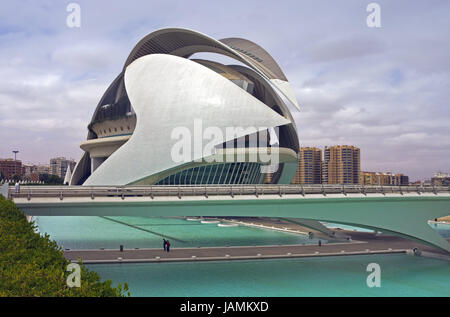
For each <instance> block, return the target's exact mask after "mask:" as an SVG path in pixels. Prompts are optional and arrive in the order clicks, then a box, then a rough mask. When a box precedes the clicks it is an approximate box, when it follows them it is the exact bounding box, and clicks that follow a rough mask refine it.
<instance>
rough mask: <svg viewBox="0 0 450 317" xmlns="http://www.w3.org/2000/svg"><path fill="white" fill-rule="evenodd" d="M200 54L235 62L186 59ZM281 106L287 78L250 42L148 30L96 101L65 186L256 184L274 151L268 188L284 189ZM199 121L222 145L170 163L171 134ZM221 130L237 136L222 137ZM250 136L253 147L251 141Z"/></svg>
mask: <svg viewBox="0 0 450 317" xmlns="http://www.w3.org/2000/svg"><path fill="white" fill-rule="evenodd" d="M203 52H206V53H218V54H222V55H225V56H228V57H231V58H233V59H235V60H236V61H238V62H240V63H241V65H223V64H220V63H218V62H214V61H209V60H201V59H190V58H191V56H192V55H193V54H195V53H203ZM243 65H245V66H243ZM283 96H284V97H283ZM284 100H287V101H288V102H290V103H291V104H292V105H293V106H294V107H296V108H297V109H298V103H297V100H296V98H295V96H294V93H293V91H292V89H291V87H290V84H289V83H288V81H287V79H286V76H285V75H284V73H283V72H282V70H281V69H280V67H279V66H278V64H277V63H276V62H275V60H274V59H273V58H272V57H271V56H270V55H269V54H268V53H267V52H266V51H265V50H264V49H263V48H261V47H260V46H259V45H257V44H255V43H253V42H251V41H248V40H245V39H240V38H226V39H222V40H220V41H218V40H215V39H213V38H211V37H209V36H207V35H204V34H201V33H199V32H195V31H192V30H187V29H180V28H167V29H161V30H158V31H155V32H153V33H150V34H148V35H147V36H145V37H144V38H143V39H142V40H141V41H140V42H139V43H138V44H137V45H136V46H135V47H134V49H133V50H132V51H131V53H130V55H129V56H128V58H127V60H126V62H125V65H124V67H123V70H122V72H121V73H120V74H119V75H118V76H117V78H116V79H115V80H114V81H113V82H112V84H111V85H110V86H109V88H108V89H107V90H106V92H105V93H104V95H103V97H102V98H101V100H100V102H99V104H98V106H97V108H96V109H95V112H94V115H93V117H92V120H91V123H90V124H89V126H88V129H89V132H88V137H87V140H86V141H84V142H83V143H82V144H81V148H82V149H83V150H84V153H83V155H82V157H81V159H80V161H79V162H78V164H77V166H76V167H75V170H74V172H73V174H72V178H71V181H70V184H71V185H81V184H84V185H130V184H136V185H139V184H147V185H150V184H165V185H175V184H178V185H183V184H186V185H199V184H258V183H263V182H264V181H265V180H267V177H266V174H265V173H267V172H268V170H267V169H264V168H263V167H265V166H267V165H268V163H267V161H262V160H261V156H260V155H259V154H262V153H265V154H267V153H270V154H273V153H277V161H278V162H279V165H277V168H276V169H273V170H272V172H273V173H272V175H271V176H272V177H271V178H270V179H271V182H272V183H286V184H287V183H290V181H291V179H292V178H293V176H294V174H295V170H296V168H297V164H296V163H297V155H298V149H299V142H298V136H297V131H296V127H295V123H294V120H293V118H292V115H291V114H290V112H289V109H288V107H287V106H286V104H285V102H284ZM199 122H200V123H201V125H202V127H203V128H204V129H205V128H207V127H215V128H216V129H219V130H220V131H223V135H224V136H225V138H224V140H222V141H220V142H219V141H217V143H214V144H213V148H214V150H213V152H212V153H211V154H210V155H206V154H205V153H204V152H202V151H200V152H199V151H195V149H194V148H195V145H194V146H193V147H192V149H190V150H191V153H189V154H190V155H189V156H188V157H189V158H190V159H189V160H185V161H182V162H180V161H174V159H173V153H172V151H173V146H174V143H175V142H176V141H174V131H176V129H177V128H180V127H182V128H183V129H185V130H187V131H194V134H195V131H196V129H198V124H199ZM230 127H243V128H244V129H243V130H242V131H238V132H237V133H236V134H235V135H234V136H233V137H232V138H228V139H227V138H226V132H225V131H226V129H227V128H230ZM247 127H255V128H256V131H255V132H254V133H250V132H249V130H246V129H245V128H247ZM269 131H271V132H273V131H276V132H274V133H275V134H276V138H273V137H272V138H270V139H267V142H265V143H264V142H262V141H261V140H262V139H261V136H264V135H271V136H273V134H270V133H269ZM252 136H253V137H257V138H259V140H260V141H259V142H258V143H257V145H254V144H253V143H252V144H250V142H249V139H250V138H251V137H252ZM273 139H276V141H277V142H276V144H274V143H273V142H272V141H273ZM213 141H214V140H213ZM213 141H210V142H213ZM239 141H242V142H241V143H239ZM194 142H195V140H194ZM205 143H207V142H206V141H205ZM230 144H231V145H230ZM236 144H241V146H236ZM242 144H243V145H242ZM271 163H273V162H271Z"/></svg>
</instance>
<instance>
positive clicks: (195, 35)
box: [124, 28, 300, 110]
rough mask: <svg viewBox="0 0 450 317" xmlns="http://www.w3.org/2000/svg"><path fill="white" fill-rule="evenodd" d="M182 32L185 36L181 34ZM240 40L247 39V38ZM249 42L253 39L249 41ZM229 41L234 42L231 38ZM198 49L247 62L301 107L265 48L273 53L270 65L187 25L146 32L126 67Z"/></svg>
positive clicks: (184, 55)
mask: <svg viewBox="0 0 450 317" xmlns="http://www.w3.org/2000/svg"><path fill="white" fill-rule="evenodd" d="M180 34H181V35H182V36H180ZM188 36H190V38H187V37H188ZM228 40H230V39H224V41H228ZM239 40H241V41H247V40H244V39H239ZM247 42H249V43H253V42H250V41H247ZM230 43H234V42H232V41H230ZM253 44H254V45H255V46H257V47H258V48H260V49H261V50H263V49H262V47H260V46H259V45H257V44H255V43H253ZM246 45H247V46H248V43H246ZM198 52H213V53H219V54H223V55H226V56H229V57H231V58H234V59H236V60H238V61H240V62H242V63H244V64H246V65H247V66H249V67H251V68H252V69H254V70H255V71H257V72H258V73H259V74H260V75H261V76H263V77H264V78H266V79H267V80H269V81H270V82H271V83H272V84H273V85H274V86H275V87H277V89H278V90H279V91H280V92H281V93H282V94H283V95H284V96H285V97H286V98H287V99H288V100H289V101H290V102H291V103H292V104H293V105H294V106H295V107H296V108H297V109H298V110H300V107H299V104H298V101H297V98H296V97H295V94H294V92H293V90H292V88H291V86H290V84H289V82H288V81H287V79H286V77H285V76H284V74H283V73H282V71H281V69H280V68H279V66H278V64H276V62H275V60H274V59H273V58H272V57H271V56H270V55H269V54H268V53H267V52H266V51H265V50H264V52H265V53H266V54H267V55H265V56H266V57H270V59H271V63H268V64H267V65H265V64H264V63H263V62H260V61H258V60H257V59H255V58H252V57H250V56H249V55H246V54H244V53H243V52H240V51H239V50H237V49H234V48H232V47H230V46H228V45H226V44H225V43H222V42H221V41H218V40H216V39H214V38H212V37H210V36H208V35H206V34H203V33H201V32H197V31H194V30H189V29H184V28H165V29H161V30H157V31H155V32H152V33H150V34H148V35H146V36H145V37H144V38H142V39H141V40H140V41H139V42H138V43H137V44H136V46H135V47H134V48H133V50H132V51H131V53H130V54H129V56H128V58H127V60H126V62H125V65H124V70H125V69H126V67H127V66H128V65H130V64H131V63H132V62H133V61H134V60H136V59H137V58H139V57H142V56H145V55H149V54H160V53H162V54H170V55H176V56H180V57H189V56H191V55H192V54H194V53H198ZM275 65H276V67H275ZM280 72H281V73H280Z"/></svg>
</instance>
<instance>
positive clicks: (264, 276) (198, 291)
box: [88, 254, 450, 297]
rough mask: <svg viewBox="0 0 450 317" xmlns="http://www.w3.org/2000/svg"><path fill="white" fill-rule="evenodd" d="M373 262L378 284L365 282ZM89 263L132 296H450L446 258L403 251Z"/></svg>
mask: <svg viewBox="0 0 450 317" xmlns="http://www.w3.org/2000/svg"><path fill="white" fill-rule="evenodd" d="M373 262H374V263H378V264H379V265H380V267H381V287H380V288H369V287H367V285H366V278H367V276H368V274H369V273H368V272H366V268H367V265H368V264H369V263H373ZM88 267H89V268H90V269H92V270H95V271H97V272H98V273H99V274H100V276H102V278H103V279H104V280H107V279H111V280H113V281H114V283H123V282H127V283H128V285H129V287H130V292H131V295H132V296H152V297H153V296H156V297H165V296H189V297H191V296H192V297H195V296H208V297H209V296H238V297H241V296H242V297H245V296H450V263H449V262H447V261H442V260H435V259H430V258H423V257H416V256H410V255H404V254H395V255H364V256H341V257H322V258H307V259H306V258H305V259H277V260H254V261H224V262H189V263H149V264H113V265H111V264H108V265H105V264H95V265H88Z"/></svg>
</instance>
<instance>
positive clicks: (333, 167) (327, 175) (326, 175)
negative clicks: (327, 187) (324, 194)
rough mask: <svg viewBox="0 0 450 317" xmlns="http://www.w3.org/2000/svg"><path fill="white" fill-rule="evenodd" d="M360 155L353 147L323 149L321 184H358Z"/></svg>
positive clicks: (341, 146) (338, 146)
mask: <svg viewBox="0 0 450 317" xmlns="http://www.w3.org/2000/svg"><path fill="white" fill-rule="evenodd" d="M360 166H361V155H360V150H359V148H357V147H355V146H353V145H334V146H330V147H327V146H326V147H325V149H324V159H323V164H322V183H324V184H359V181H360V176H359V173H360Z"/></svg>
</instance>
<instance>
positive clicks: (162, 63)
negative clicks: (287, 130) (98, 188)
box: [84, 54, 291, 185]
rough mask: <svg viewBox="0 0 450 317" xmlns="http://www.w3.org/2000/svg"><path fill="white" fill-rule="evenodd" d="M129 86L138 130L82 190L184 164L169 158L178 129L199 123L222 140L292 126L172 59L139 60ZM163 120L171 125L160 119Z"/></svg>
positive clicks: (231, 87)
mask: <svg viewBox="0 0 450 317" xmlns="http://www.w3.org/2000/svg"><path fill="white" fill-rule="evenodd" d="M125 86H126V90H127V92H128V97H129V99H130V102H131V104H132V106H133V109H134V110H135V112H136V118H137V123H136V128H135V131H134V133H133V135H132V136H131V138H130V140H129V141H128V142H127V143H125V144H124V145H123V146H122V147H120V148H119V149H118V150H117V151H116V152H114V153H113V154H112V155H111V156H110V157H109V158H108V159H107V160H106V161H105V162H104V163H103V164H102V165H100V166H99V167H98V168H97V169H96V170H95V171H94V172H93V173H92V174H91V176H90V177H89V178H88V179H87V180H86V182H85V183H84V185H126V184H130V183H133V182H136V181H138V180H139V179H142V178H144V177H148V176H150V175H152V174H155V173H159V172H162V171H164V170H168V169H171V168H174V167H176V166H178V165H181V164H183V163H177V162H174V161H173V159H172V158H171V156H170V154H171V146H172V145H173V144H174V142H175V141H174V140H172V138H171V133H172V130H173V129H174V128H177V127H186V128H188V129H189V131H195V128H194V120H195V119H200V120H201V121H202V124H203V125H204V127H218V128H220V129H221V130H222V131H223V135H226V133H225V130H226V128H227V127H244V128H245V127H255V128H256V129H258V130H265V129H267V128H270V127H277V126H281V125H285V124H289V123H291V122H290V121H289V120H288V119H286V118H284V117H283V116H281V115H279V114H278V113H276V112H275V111H273V110H272V109H270V108H269V107H267V105H265V104H264V103H262V102H261V101H259V100H258V99H256V98H255V97H253V96H252V95H250V94H248V93H247V92H246V91H244V90H242V89H241V88H240V87H238V86H237V85H235V84H234V83H232V82H230V81H229V80H227V79H226V78H224V77H222V76H221V75H219V74H217V73H216V72H214V71H212V70H210V69H209V68H207V67H205V66H202V65H200V64H198V63H195V62H193V61H191V60H188V59H185V58H180V57H177V56H173V55H167V54H152V55H146V56H143V57H141V58H139V59H137V60H135V61H134V62H133V63H132V64H131V65H129V66H128V67H127V69H126V71H125ZM180 104H182V105H183V107H182V108H180ZM242 105H245V107H243V106H242ZM160 116H162V117H163V118H170V120H165V121H162V120H159V117H160ZM244 135H246V133H240V134H238V135H236V136H234V137H232V138H230V139H225V141H229V140H231V139H234V138H236V137H242V136H244ZM222 142H223V141H221V142H219V143H217V144H216V145H219V144H221V143H222ZM191 157H192V160H198V159H201V158H202V157H203V154H201V153H200V155H199V153H196V151H194V149H193V148H192V149H191ZM185 163H186V162H185Z"/></svg>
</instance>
